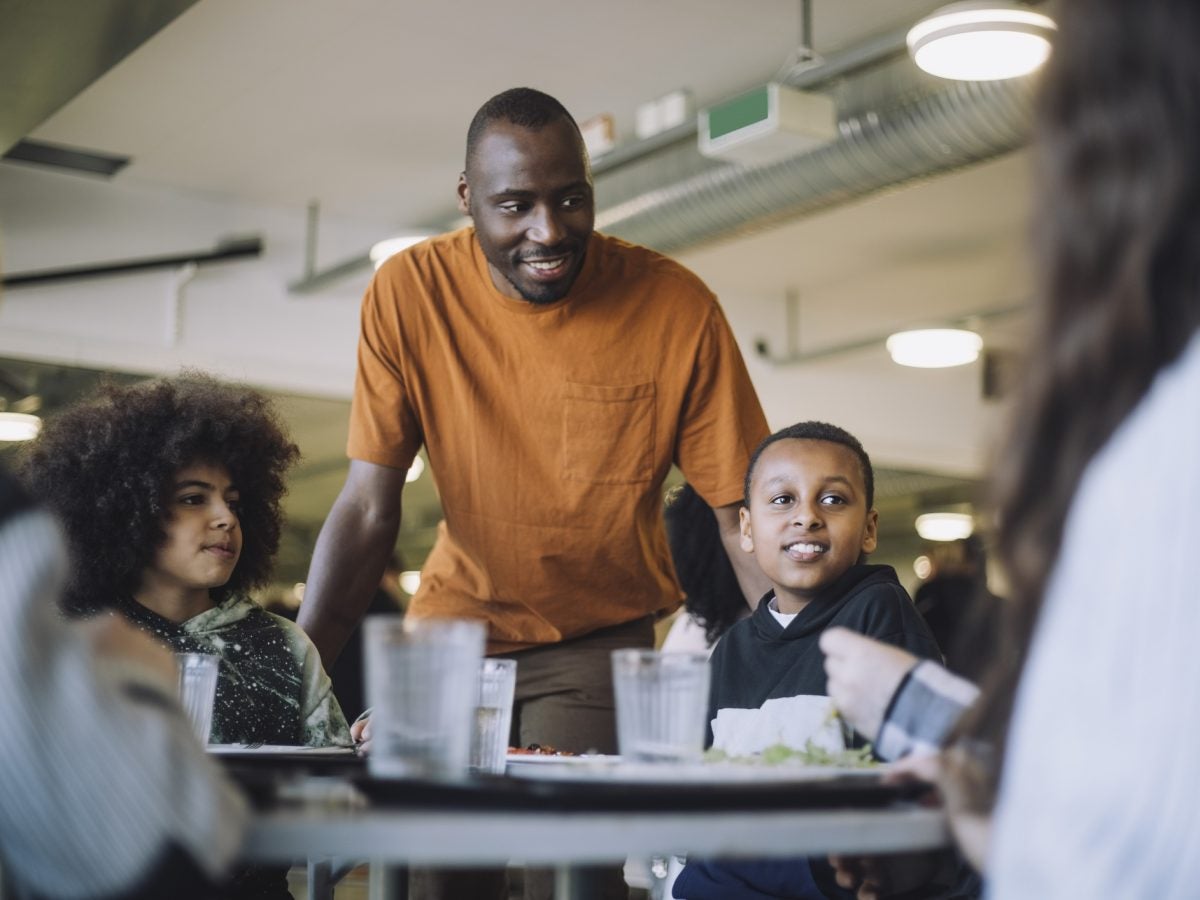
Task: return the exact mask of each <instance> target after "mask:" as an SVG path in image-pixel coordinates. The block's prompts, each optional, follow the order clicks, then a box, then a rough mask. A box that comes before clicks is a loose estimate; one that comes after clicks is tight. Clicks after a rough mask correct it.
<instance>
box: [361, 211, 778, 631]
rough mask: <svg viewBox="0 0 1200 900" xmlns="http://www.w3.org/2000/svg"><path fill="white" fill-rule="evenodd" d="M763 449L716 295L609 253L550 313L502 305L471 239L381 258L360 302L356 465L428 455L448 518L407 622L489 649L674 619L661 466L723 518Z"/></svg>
mask: <svg viewBox="0 0 1200 900" xmlns="http://www.w3.org/2000/svg"><path fill="white" fill-rule="evenodd" d="M766 434H767V425H766V419H765V418H764V416H763V413H762V408H761V407H760V405H759V402H758V398H757V396H756V395H755V392H754V388H753V386H752V384H751V383H750V378H749V375H748V374H747V372H746V367H745V364H744V362H743V361H742V357H741V354H740V352H739V351H738V348H737V345H736V343H735V342H734V339H733V335H732V333H731V332H730V329H729V326H728V324H727V322H726V321H725V317H724V315H723V314H722V312H721V309H720V306H719V305H718V303H717V300H716V297H715V296H714V295H713V294H712V292H710V291H709V290H708V289H707V288H706V287H705V286H704V284H703V283H702V282H701V281H700V280H699V279H698V278H697V277H696V276H695V275H693V274H692V273H691V272H689V271H688V270H687V269H685V268H684V267H682V266H680V265H679V264H678V263H675V262H673V261H672V260H670V259H667V258H666V257H664V256H661V255H660V254H657V253H654V252H653V251H650V250H647V249H645V248H642V247H636V246H633V245H631V244H627V243H625V242H623V241H620V240H617V239H615V238H610V237H606V236H604V235H600V234H593V235H592V237H591V239H590V241H589V244H588V250H587V255H586V258H585V261H584V265H583V268H582V270H581V271H580V274H579V277H578V278H577V279H576V282H575V284H574V285H573V286H572V288H571V291H570V293H569V294H568V295H567V296H566V297H565V298H564V299H562V300H559V301H557V302H555V303H550V304H545V305H535V304H533V303H529V302H527V301H524V300H513V299H511V298H509V297H506V296H504V295H503V294H501V293H500V292H499V291H497V290H496V289H495V287H494V286H493V284H492V281H491V277H490V275H489V272H488V268H487V262H486V260H485V258H484V256H483V252H482V250H481V249H480V247H479V243H478V241H476V239H475V232H474V229H472V228H466V229H463V230H460V231H456V232H454V233H451V234H448V235H443V236H441V237H438V238H434V239H431V240H429V241H425V242H424V243H422V244H418V245H417V246H415V247H413V248H411V249H409V250H407V251H405V252H404V253H402V254H399V255H397V256H394V257H392V258H391V259H390V260H389V261H388V262H387V263H386V264H385V265H384V266H383V267H381V268H380V270H379V271H378V272H377V273H376V275H375V278H374V280H373V281H372V283H371V286H370V288H369V289H368V290H367V294H366V297H365V299H364V301H363V311H362V334H361V338H360V341H359V352H358V375H357V379H356V383H355V390H354V402H353V407H352V412H351V417H350V440H349V447H348V452H349V455H350V456H351V457H352V458H354V459H361V460H365V461H368V462H372V463H377V464H379V465H384V466H391V467H394V468H400V469H403V468H407V467H408V465H409V464H410V463H411V462H412V459H413V457H414V456H415V455H416V453H417V451H418V450H419V449H420V448H421V446H422V445H424V446H425V448H426V453H427V455H428V457H429V463H430V467H431V469H432V472H433V477H434V480H435V483H436V485H437V489H438V494H439V496H440V498H441V502H442V509H443V513H444V521H443V523H442V524H441V526H440V527H439V530H438V537H437V542H436V544H435V546H434V548H433V551H432V552H431V553H430V555H429V559H428V560H427V561H426V564H425V566H424V568H423V570H422V577H421V587H420V589H419V590H418V592H417V594H416V596H415V597H414V598H413V600H412V604H411V606H410V608H409V614H410V615H413V616H417V617H428V616H448V617H465V618H477V619H484V620H486V621H487V622H488V625H489V646H488V649H489V652H492V653H500V652H509V651H512V650H517V649H521V648H524V647H531V646H536V645H539V644H546V643H553V642H557V641H561V640H566V639H569V638H572V637H577V636H580V635H583V634H587V633H588V632H591V631H595V630H596V629H599V628H604V627H607V626H610V625H617V624H621V623H623V622H628V621H631V620H633V619H636V618H639V617H641V616H644V615H646V614H648V613H651V612H656V611H659V610H663V609H669V608H672V607H674V606H675V605H677V604H678V602H679V599H680V591H679V586H678V584H677V582H676V580H675V575H674V572H673V570H672V567H671V560H670V555H669V552H668V550H667V545H666V538H665V534H664V532H663V526H662V494H661V488H662V483H663V480H664V478H665V477H666V475H667V473H668V471H669V470H670V467H671V464H672V463H676V464H678V465H679V467H680V469H681V470H682V471H683V473H684V475H685V477H687V479H688V480H689V481H691V482H692V484H693V485H694V486H695V487H696V489H697V491H698V492H699V493H700V495H701V496H702V497H704V498H705V499H706V500H707V501H708V502H709V503H710V504H711V505H713V506H724V505H726V504H730V503H735V502H737V501H738V500H739V499H740V498H741V495H742V477H743V475H744V474H745V471H746V465H747V463H748V462H749V458H750V454H751V452H752V451H753V449H754V447H755V446H756V445H757V443H758V442H759V441H760V440H761V439H762V438H763V437H765V436H766Z"/></svg>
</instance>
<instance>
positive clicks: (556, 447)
mask: <svg viewBox="0 0 1200 900" xmlns="http://www.w3.org/2000/svg"><path fill="white" fill-rule="evenodd" d="M458 203H459V208H460V209H461V210H462V211H463V212H464V213H467V214H468V215H470V216H471V218H472V220H473V223H474V224H473V227H468V228H464V229H462V230H460V231H457V232H454V233H451V234H447V235H443V236H441V237H438V238H434V239H432V240H429V241H425V242H424V243H421V244H418V245H417V246H415V247H412V248H410V249H409V250H407V251H405V252H403V253H401V254H398V255H397V256H395V257H393V258H391V259H390V260H388V262H387V263H385V264H384V265H383V266H382V267H381V268H380V270H379V271H378V272H377V273H376V276H375V279H374V281H373V282H372V284H371V287H370V288H369V289H368V291H367V295H366V298H365V300H364V303H363V313H362V336H361V340H360V343H359V358H358V376H357V383H356V387H355V394H354V405H353V411H352V414H351V424H350V440H349V455H350V457H351V467H350V474H349V477H348V478H347V482H346V485H345V487H344V488H343V490H342V493H341V495H340V496H339V498H338V500H337V502H336V503H335V505H334V508H333V510H332V511H331V513H330V516H329V519H328V521H327V522H326V524H325V527H324V528H323V529H322V533H321V536H320V539H319V540H318V543H317V549H316V553H315V555H314V559H313V564H312V569H311V571H310V573H309V578H308V581H307V592H306V596H305V600H304V604H303V606H302V607H301V611H300V623H301V624H302V625H303V626H304V627H305V628H306V629H307V630H308V631H309V633H310V635H311V636H312V637H313V639H314V640H315V641H316V642H317V645H318V647H319V648H320V649H321V652H322V657H323V658H324V660H325V663H326V665H329V664H330V663H331V662H332V660H333V658H334V657H335V656H336V655H337V653H338V651H339V650H340V648H341V645H342V643H343V642H344V640H345V637H346V635H347V634H348V633H349V631H350V630H351V628H353V626H354V624H355V623H356V622H357V620H358V619H359V618H360V617H361V615H362V611H363V609H364V607H365V605H366V603H367V601H368V599H369V597H370V592H371V590H372V589H373V588H374V586H375V585H376V584H377V583H378V579H379V572H380V570H381V569H382V566H383V564H384V561H385V559H386V558H387V555H388V552H389V551H390V550H391V548H392V546H393V544H394V542H395V539H396V533H397V529H398V527H399V524H400V498H401V491H402V489H403V486H404V475H405V471H406V470H407V469H408V467H409V464H410V463H411V462H412V460H413V458H414V456H415V455H416V453H417V451H418V450H419V449H420V448H421V447H422V446H424V447H425V449H426V453H427V455H428V458H429V462H430V465H431V467H432V470H433V474H434V477H435V479H436V481H437V485H438V490H439V494H440V497H441V502H442V509H443V513H444V517H445V521H444V522H443V524H442V525H441V527H440V528H439V531H438V538H437V543H436V545H435V546H434V548H433V551H432V552H431V553H430V555H429V558H428V560H427V561H426V563H425V566H424V568H423V571H422V579H421V586H420V589H419V590H418V592H417V594H416V596H415V597H414V598H413V600H412V603H411V605H410V607H409V611H408V615H410V616H414V617H418V618H420V617H431V616H438V617H460V618H472V619H481V620H484V621H485V622H486V623H487V625H488V652H489V653H490V654H492V655H504V656H509V657H512V658H514V659H516V660H517V661H518V666H517V680H518V683H517V697H516V708H515V712H514V740H516V741H518V742H520V743H521V744H529V743H538V744H543V745H546V744H549V745H553V746H555V747H558V748H561V749H565V750H572V751H576V752H581V751H586V750H599V751H601V752H605V753H612V752H615V751H616V737H615V726H614V716H613V699H612V675H611V668H610V666H611V663H610V658H609V654H610V652H611V651H612V650H614V649H617V648H621V647H638V646H647V647H648V646H651V644H652V642H653V628H652V626H653V621H654V618H655V616H656V615H657V614H659V613H661V612H663V611H665V610H671V609H674V608H675V607H676V606H677V605H678V603H679V600H680V596H681V594H680V589H679V586H678V583H677V582H676V579H675V574H674V572H673V571H672V568H671V563H670V554H669V552H668V550H667V545H666V537H665V534H664V531H663V526H662V512H661V509H662V491H661V489H662V483H663V480H664V478H665V477H666V476H667V474H668V472H669V471H670V468H671V465H672V464H673V463H674V464H677V465H678V466H679V467H680V468H681V469H682V470H683V472H684V474H685V475H686V477H687V478H688V480H689V481H690V482H691V483H692V484H693V485H694V486H695V488H696V490H697V491H698V492H699V493H700V495H701V496H702V497H704V499H705V500H706V501H707V502H708V503H709V504H710V505H712V506H713V507H714V508H715V509H716V510H717V514H718V517H719V519H720V520H721V522H722V525H723V529H724V532H725V536H726V540H727V547H729V548H730V551H731V557H733V560H734V563H735V566H737V567H740V568H741V570H742V571H741V573H740V574H741V575H742V576H743V577H744V578H745V579H746V588H747V594H748V595H750V596H758V595H759V594H761V593H762V590H765V584H764V583H763V582H762V579H761V574H759V573H757V572H756V571H755V570H754V567H753V563H752V561H751V560H749V558H748V557H746V555H745V554H744V553H742V552H741V551H740V550H739V549H738V548H737V540H738V538H737V502H738V501H739V499H740V497H741V492H742V490H741V488H742V476H743V474H744V472H745V469H746V465H747V462H748V461H749V458H750V453H751V450H752V449H753V448H754V446H755V445H756V444H757V443H758V441H759V440H761V439H762V438H763V437H764V436H765V434H766V433H767V428H766V422H765V419H764V417H763V414H762V410H761V408H760V406H759V403H758V400H757V397H756V396H755V393H754V389H753V386H752V385H751V383H750V379H749V376H748V375H747V373H746V369H745V365H744V363H743V361H742V357H741V354H740V353H739V351H738V349H737V345H736V344H735V342H734V339H733V335H732V334H731V332H730V329H729V326H728V324H727V323H726V321H725V317H724V315H723V313H722V311H721V308H720V306H719V305H718V303H717V299H716V297H715V296H714V295H713V294H712V292H711V291H709V290H708V289H707V288H706V287H705V286H704V284H703V283H702V282H701V281H700V280H699V279H698V278H697V277H696V276H695V275H693V274H692V273H691V272H689V271H688V270H686V269H685V268H683V267H682V266H680V265H679V264H677V263H675V262H673V261H671V260H669V259H667V258H666V257H663V256H661V255H659V254H657V253H654V252H652V251H650V250H647V249H645V248H642V247H636V246H633V245H630V244H627V243H625V242H623V241H620V240H617V239H614V238H611V237H607V236H605V235H601V234H597V233H596V232H594V231H593V222H594V217H595V203H594V199H593V193H592V178H591V172H590V169H589V165H588V159H587V153H586V151H585V149H584V146H583V141H582V138H581V137H580V134H579V129H578V127H577V126H576V124H575V122H574V120H573V119H572V118H571V116H570V115H569V114H568V113H567V111H566V110H565V109H564V108H563V106H562V105H561V104H560V103H559V102H558V101H557V100H555V99H554V98H552V97H549V96H547V95H546V94H543V93H540V92H538V91H534V90H530V89H528V88H517V89H514V90H510V91H505V92H504V93H502V94H499V95H497V96H496V97H493V98H492V99H491V100H489V101H488V102H487V103H486V104H484V106H483V107H482V108H481V109H480V110H479V111H478V113H477V114H476V115H475V118H474V120H473V121H472V123H471V125H470V128H469V130H468V134H467V149H466V165H465V168H464V171H463V172H462V174H461V176H460V177H459V180H458ZM447 895H450V894H447ZM470 895H472V896H474V895H476V894H475V893H474V892H472V893H471V894H470ZM458 896H468V893H465V892H464V893H460V894H458Z"/></svg>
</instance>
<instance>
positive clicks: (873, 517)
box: [862, 509, 879, 553]
mask: <svg viewBox="0 0 1200 900" xmlns="http://www.w3.org/2000/svg"><path fill="white" fill-rule="evenodd" d="M878 544H879V510H877V509H869V510H867V527H866V529H865V530H864V531H863V542H862V552H863V553H874V552H875V548H876V546H878Z"/></svg>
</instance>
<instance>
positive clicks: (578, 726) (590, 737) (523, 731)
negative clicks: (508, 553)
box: [409, 616, 654, 900]
mask: <svg viewBox="0 0 1200 900" xmlns="http://www.w3.org/2000/svg"><path fill="white" fill-rule="evenodd" d="M653 646H654V622H653V619H652V618H651V617H649V616H647V617H646V618H643V619H637V620H636V621H633V622H628V623H626V624H624V625H616V626H613V627H612V628H604V629H601V630H600V631H593V632H592V633H591V634H586V635H584V636H583V637H580V638H575V639H573V640H570V641H563V642H561V643H558V644H550V645H548V646H545V647H534V648H532V649H530V650H519V651H517V652H516V653H506V654H504V656H505V657H506V658H508V659H515V660H516V661H517V691H516V698H515V699H514V701H513V725H512V735H511V737H510V738H509V742H510V743H511V744H513V745H514V746H518V747H528V746H529V745H530V744H540V745H542V746H543V747H545V746H550V747H554V748H555V749H557V750H569V751H571V752H572V753H587V752H593V753H616V752H617V727H616V714H615V704H614V702H613V686H612V658H611V653H612V651H613V650H620V649H622V648H624V647H643V648H649V647H653ZM586 872H587V880H588V882H589V883H588V884H587V886H586V888H585V891H586V893H587V895H588V896H589V897H592V896H594V897H597V898H600V900H626V898H627V897H628V888H627V887H626V886H625V878H624V876H623V874H622V870H621V867H620V866H602V867H594V868H588V869H587V870H586ZM524 881H525V888H524V891H525V893H524V896H525V900H550V898H551V897H553V894H554V872H553V870H551V869H526V870H525V879H524ZM508 896H509V893H508V877H507V873H506V872H505V870H503V869H413V870H412V871H411V872H410V873H409V898H410V900H508Z"/></svg>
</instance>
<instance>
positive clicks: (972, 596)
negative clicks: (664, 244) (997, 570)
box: [913, 534, 999, 678]
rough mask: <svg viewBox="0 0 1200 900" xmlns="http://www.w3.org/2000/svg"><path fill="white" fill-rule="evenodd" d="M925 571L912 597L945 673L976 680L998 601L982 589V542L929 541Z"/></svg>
mask: <svg viewBox="0 0 1200 900" xmlns="http://www.w3.org/2000/svg"><path fill="white" fill-rule="evenodd" d="M926 555H927V557H928V558H929V561H930V565H931V567H932V568H931V571H930V573H929V577H928V578H927V579H926V580H925V581H923V582H922V583H921V584H920V586H919V587H918V588H917V590H916V593H914V594H913V603H914V604H916V607H917V612H919V613H920V614H921V617H922V618H923V619H924V620H925V624H927V625H928V626H929V630H930V631H932V632H933V637H934V639H935V640H936V641H937V642H938V646H939V647H941V648H942V652H943V653H944V654H945V656H946V665H947V666H948V667H949V668H950V670H951V671H953V672H957V673H959V674H960V675H966V676H967V677H970V678H979V677H980V675H981V670H982V668H983V666H985V665H986V663H987V661H988V659H989V658H990V656H991V653H992V643H993V642H994V641H995V640H996V630H997V628H998V624H997V618H996V617H997V615H998V613H999V600H998V599H997V598H996V596H995V595H993V594H992V593H991V591H990V590H988V584H987V556H986V554H985V552H984V549H983V540H982V539H981V538H980V537H979V536H978V535H974V534H973V535H971V536H970V537H968V538H963V539H962V540H957V541H938V542H935V543H933V544H932V545H931V546H930V547H929V549H928V551H927V553H926Z"/></svg>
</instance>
